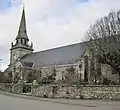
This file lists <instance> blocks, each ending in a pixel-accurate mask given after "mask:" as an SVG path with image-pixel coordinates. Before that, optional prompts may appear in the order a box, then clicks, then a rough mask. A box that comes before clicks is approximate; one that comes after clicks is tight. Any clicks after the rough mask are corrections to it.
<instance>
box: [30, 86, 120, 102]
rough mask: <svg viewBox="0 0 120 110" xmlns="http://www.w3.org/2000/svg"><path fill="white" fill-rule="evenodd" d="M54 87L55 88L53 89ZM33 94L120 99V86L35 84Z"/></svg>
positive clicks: (40, 95)
mask: <svg viewBox="0 0 120 110" xmlns="http://www.w3.org/2000/svg"><path fill="white" fill-rule="evenodd" d="M53 88H54V90H53ZM32 95H33V96H39V97H44V96H45V95H46V96H48V97H56V98H57V97H59V98H78V99H80V98H82V99H111V100H120V86H96V85H95V86H90V85H89V86H80V87H76V86H65V85H62V86H61V85H59V86H55V85H49V86H48V85H46V86H45V85H44V86H39V85H36V86H33V87H32Z"/></svg>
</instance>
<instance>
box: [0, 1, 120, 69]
mask: <svg viewBox="0 0 120 110" xmlns="http://www.w3.org/2000/svg"><path fill="white" fill-rule="evenodd" d="M24 3H25V10H26V19H27V28H28V36H29V38H30V40H31V41H32V42H33V43H34V48H35V51H40V50H43V49H48V48H53V47H56V46H61V45H66V44H71V43H75V42H80V41H81V40H82V37H83V36H84V33H85V32H86V30H87V29H88V28H89V26H90V25H91V24H93V23H94V21H95V19H97V18H98V17H102V16H104V15H107V14H108V12H110V11H111V9H114V10H117V9H119V4H120V0H89V2H83V3H80V2H77V0H25V1H24ZM21 11H22V6H21V7H15V6H14V7H12V8H10V9H9V10H6V11H5V12H4V13H3V12H1V13H0V41H1V42H0V58H2V59H3V63H4V65H3V68H4V67H6V66H5V65H6V64H8V61H9V48H10V42H11V41H13V40H14V38H15V37H16V35H17V31H18V26H19V21H20V17H21V16H20V15H21Z"/></svg>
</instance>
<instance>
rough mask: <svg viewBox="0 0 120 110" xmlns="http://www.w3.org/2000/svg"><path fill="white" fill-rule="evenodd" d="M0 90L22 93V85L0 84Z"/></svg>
mask: <svg viewBox="0 0 120 110" xmlns="http://www.w3.org/2000/svg"><path fill="white" fill-rule="evenodd" d="M0 90H4V91H8V92H14V93H22V90H23V85H22V84H9V83H0Z"/></svg>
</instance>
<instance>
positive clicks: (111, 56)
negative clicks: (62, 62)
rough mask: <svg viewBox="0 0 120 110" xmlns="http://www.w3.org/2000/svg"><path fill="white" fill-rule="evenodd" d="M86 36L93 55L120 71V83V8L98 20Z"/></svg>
mask: <svg viewBox="0 0 120 110" xmlns="http://www.w3.org/2000/svg"><path fill="white" fill-rule="evenodd" d="M85 38H87V40H88V42H86V44H87V46H88V49H89V51H90V52H91V54H92V55H93V57H96V56H97V57H98V58H99V62H100V63H104V64H108V65H110V66H111V67H112V68H114V69H115V70H116V71H117V72H118V73H119V83H120V10H118V11H111V12H110V13H109V14H108V15H107V16H105V17H103V18H101V19H99V20H97V21H96V23H95V24H94V25H92V26H91V27H90V29H89V30H88V31H87V33H86V35H85ZM96 53H97V54H96Z"/></svg>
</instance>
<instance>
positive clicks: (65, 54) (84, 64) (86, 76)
mask: <svg viewBox="0 0 120 110" xmlns="http://www.w3.org/2000/svg"><path fill="white" fill-rule="evenodd" d="M92 61H93V59H92V58H91V57H90V55H89V52H88V51H87V47H86V45H85V43H84V42H81V43H76V44H71V45H67V46H62V47H58V48H53V49H49V50H44V51H38V52H34V49H33V43H31V44H29V37H28V36H27V27H26V19H25V10H24V9H23V12H22V17H21V21H20V26H19V30H18V35H17V36H16V38H15V43H13V42H12V43H11V47H10V64H9V66H8V68H7V69H6V70H5V75H8V73H9V72H11V73H12V77H13V76H14V75H15V74H18V76H19V78H20V79H24V80H25V81H27V80H28V77H29V76H31V77H32V75H34V74H36V73H40V74H39V75H38V74H37V76H36V78H38V79H39V78H40V77H44V76H47V75H49V74H51V73H52V70H54V69H55V70H56V75H55V80H56V81H60V80H63V79H64V78H65V77H66V70H67V69H69V68H71V67H72V68H74V69H75V75H76V77H74V78H73V79H74V80H78V81H79V80H83V81H87V82H93V83H94V81H95V80H96V81H97V82H100V81H102V78H103V77H108V78H110V79H112V80H116V79H114V78H113V74H112V71H111V68H110V67H109V66H108V65H105V64H104V65H103V64H98V63H94V64H93V65H92V63H91V62H92ZM91 67H96V68H95V70H97V69H98V72H97V71H96V73H93V72H91V71H90V68H91ZM31 71H32V72H31ZM41 74H42V75H41ZM115 75H116V74H115Z"/></svg>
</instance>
